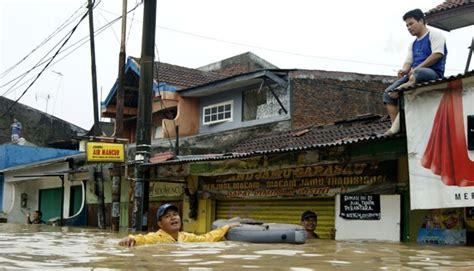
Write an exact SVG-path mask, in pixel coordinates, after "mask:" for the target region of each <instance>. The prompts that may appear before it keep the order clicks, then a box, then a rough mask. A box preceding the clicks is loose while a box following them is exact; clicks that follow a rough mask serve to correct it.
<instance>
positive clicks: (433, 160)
mask: <svg viewBox="0 0 474 271" xmlns="http://www.w3.org/2000/svg"><path fill="white" fill-rule="evenodd" d="M469 115H471V116H472V115H474V77H468V78H464V79H463V80H461V79H456V80H451V81H450V82H448V84H440V85H435V86H431V87H425V88H420V89H417V90H415V91H414V92H413V93H407V94H406V95H405V117H406V131H407V144H408V159H409V174H410V199H411V209H435V208H452V207H467V206H474V151H469V150H468V148H467V134H468V129H467V127H468V126H467V119H468V116H469Z"/></svg>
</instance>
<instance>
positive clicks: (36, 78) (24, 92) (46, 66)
mask: <svg viewBox="0 0 474 271" xmlns="http://www.w3.org/2000/svg"><path fill="white" fill-rule="evenodd" d="M87 15H88V13H87V12H86V13H84V15H83V16H82V17H81V19H80V20H79V22H78V23H77V24H76V25H75V26H74V28H73V29H72V30H71V31H70V32H69V36H68V37H67V38H66V40H65V41H64V42H63V43H62V45H61V46H60V47H59V49H58V50H57V51H56V53H55V54H54V55H53V57H52V58H51V60H50V61H49V62H48V63H46V65H45V66H44V67H43V69H42V70H41V71H40V73H39V74H38V75H37V76H36V77H35V79H34V80H33V82H31V83H30V85H28V87H27V88H26V89H25V90H24V91H23V93H22V94H21V95H20V97H18V98H17V99H16V100H15V101H14V102H13V103H12V104H11V105H10V106H9V107H8V109H7V110H6V111H5V112H4V113H3V114H2V115H1V116H0V118H3V117H4V116H5V115H6V114H8V112H10V110H11V109H12V108H13V106H15V105H16V104H17V103H18V101H19V100H20V99H21V98H22V97H23V96H24V95H25V94H26V92H27V91H28V90H29V89H30V88H31V86H33V84H34V83H35V82H36V81H37V80H38V78H39V77H40V76H41V74H43V72H44V71H45V70H46V68H48V66H49V65H50V64H51V62H53V60H54V58H55V57H56V56H57V55H58V54H59V52H60V51H61V49H62V48H63V47H64V46H65V45H66V43H67V42H68V41H69V39H70V38H71V37H72V34H74V32H75V31H76V29H77V27H78V26H79V25H80V24H81V22H82V21H83V20H84V19H85V18H86V17H87Z"/></svg>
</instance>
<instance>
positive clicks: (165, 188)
mask: <svg viewBox="0 0 474 271" xmlns="http://www.w3.org/2000/svg"><path fill="white" fill-rule="evenodd" d="M183 193H184V187H183V184H179V183H163V182H152V183H150V197H178V196H182V195H183Z"/></svg>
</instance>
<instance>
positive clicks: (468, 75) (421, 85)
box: [403, 70, 474, 91]
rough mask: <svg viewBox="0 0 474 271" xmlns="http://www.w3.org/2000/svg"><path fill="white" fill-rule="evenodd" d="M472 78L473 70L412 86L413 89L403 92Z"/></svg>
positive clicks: (409, 88)
mask: <svg viewBox="0 0 474 271" xmlns="http://www.w3.org/2000/svg"><path fill="white" fill-rule="evenodd" d="M471 76H474V70H472V71H470V72H467V73H460V74H457V75H451V76H448V77H443V78H438V79H436V80H431V81H427V82H422V83H418V84H416V85H414V86H411V87H408V88H406V89H404V90H403V91H408V90H413V89H415V88H420V87H426V86H434V85H438V84H442V83H445V82H449V81H453V80H456V79H462V78H466V77H471Z"/></svg>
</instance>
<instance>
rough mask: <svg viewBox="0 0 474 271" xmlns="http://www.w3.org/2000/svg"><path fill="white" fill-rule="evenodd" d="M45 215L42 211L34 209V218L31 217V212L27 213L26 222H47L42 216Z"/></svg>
mask: <svg viewBox="0 0 474 271" xmlns="http://www.w3.org/2000/svg"><path fill="white" fill-rule="evenodd" d="M42 216H43V213H41V211H40V210H37V211H34V212H33V220H31V218H30V214H29V213H28V214H26V223H28V224H46V222H44V221H43V220H42V219H41V217H42Z"/></svg>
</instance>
